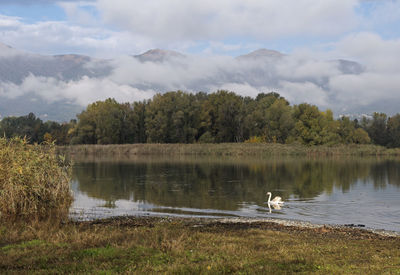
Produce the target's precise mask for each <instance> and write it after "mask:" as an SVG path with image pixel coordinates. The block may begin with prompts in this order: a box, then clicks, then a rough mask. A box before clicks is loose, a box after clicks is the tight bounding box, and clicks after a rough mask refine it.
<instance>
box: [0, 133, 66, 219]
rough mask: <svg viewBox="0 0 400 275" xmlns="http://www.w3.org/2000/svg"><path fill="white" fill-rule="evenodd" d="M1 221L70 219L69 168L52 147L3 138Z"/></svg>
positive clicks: (0, 151)
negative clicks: (68, 217)
mask: <svg viewBox="0 0 400 275" xmlns="http://www.w3.org/2000/svg"><path fill="white" fill-rule="evenodd" d="M0 164H1V165H0V220H18V219H23V220H29V221H32V220H40V219H48V218H49V217H50V216H52V217H55V218H58V219H60V218H61V219H62V218H65V217H67V215H68V209H69V206H70V204H71V202H72V195H71V191H70V186H69V181H70V169H69V167H68V165H66V164H65V163H63V158H61V157H60V156H57V155H56V154H55V148H54V146H52V145H49V146H39V145H29V144H27V141H26V140H25V139H20V138H14V139H10V140H7V139H5V138H0Z"/></svg>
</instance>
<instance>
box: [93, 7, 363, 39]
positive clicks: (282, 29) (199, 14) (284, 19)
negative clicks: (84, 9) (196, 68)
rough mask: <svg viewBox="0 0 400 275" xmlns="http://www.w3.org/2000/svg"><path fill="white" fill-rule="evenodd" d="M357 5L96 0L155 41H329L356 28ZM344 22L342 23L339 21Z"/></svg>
mask: <svg viewBox="0 0 400 275" xmlns="http://www.w3.org/2000/svg"><path fill="white" fill-rule="evenodd" d="M357 3H358V1H357V0H324V1H313V0H297V1H291V0H281V1H275V0H265V1H259V0H248V1H242V0H219V1H212V0H192V1H186V0H170V1H165V0H147V1H140V0H114V1H109V0H98V1H97V7H98V9H99V11H100V12H101V14H102V16H103V19H104V20H105V22H107V23H109V24H113V25H116V26H118V27H120V28H122V29H123V30H129V31H131V32H132V33H134V34H135V35H136V34H140V35H143V36H149V37H151V38H152V39H153V40H157V39H159V40H162V41H173V40H176V39H178V40H184V41H185V40H208V39H218V40H222V39H224V38H229V37H247V38H254V39H261V40H268V39H273V38H281V37H288V36H300V35H301V36H314V35H317V36H324V37H325V36H328V37H329V36H331V35H337V34H341V33H343V32H345V31H348V30H350V29H352V28H353V27H354V26H355V24H356V23H357V20H356V17H355V14H354V8H355V6H356V5H357ZM339 18H340V20H338V19H339Z"/></svg>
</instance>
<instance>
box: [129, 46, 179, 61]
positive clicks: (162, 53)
mask: <svg viewBox="0 0 400 275" xmlns="http://www.w3.org/2000/svg"><path fill="white" fill-rule="evenodd" d="M185 57H186V56H185V55H183V54H181V53H178V52H175V51H167V50H161V49H152V50H149V51H147V52H145V53H142V54H139V55H134V58H136V59H138V60H139V61H140V62H165V61H169V60H171V59H176V58H185Z"/></svg>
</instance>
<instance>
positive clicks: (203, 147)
mask: <svg viewBox="0 0 400 275" xmlns="http://www.w3.org/2000/svg"><path fill="white" fill-rule="evenodd" d="M57 151H58V152H59V153H62V154H66V155H70V156H75V157H78V158H79V157H87V156H96V157H118V156H119V157H129V156H146V155H159V156H162V155H164V156H165V155H168V156H185V155H191V156H257V157H269V156H400V149H399V148H396V149H387V148H385V147H382V146H376V145H357V144H352V145H335V146H327V145H322V146H306V145H300V144H274V143H256V144H254V143H220V144H123V145H117V144H115V145H74V146H60V147H57Z"/></svg>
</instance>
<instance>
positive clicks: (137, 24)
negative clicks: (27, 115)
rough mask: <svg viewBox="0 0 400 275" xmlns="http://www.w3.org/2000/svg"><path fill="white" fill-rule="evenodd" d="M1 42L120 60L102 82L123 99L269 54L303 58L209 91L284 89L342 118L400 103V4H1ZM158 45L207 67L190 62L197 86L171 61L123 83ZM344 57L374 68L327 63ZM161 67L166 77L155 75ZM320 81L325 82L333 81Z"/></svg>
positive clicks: (201, 0) (223, 0)
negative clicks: (254, 79) (348, 70)
mask: <svg viewBox="0 0 400 275" xmlns="http://www.w3.org/2000/svg"><path fill="white" fill-rule="evenodd" d="M0 42H2V43H4V44H7V45H10V46H12V47H14V48H16V49H20V50H24V51H28V52H32V53H38V54H44V55H53V54H66V53H77V54H85V55H90V56H93V57H99V58H113V59H115V60H118V61H119V62H118V64H117V63H114V71H113V72H114V73H113V75H112V76H111V77H109V78H107V79H101V81H107V83H108V82H110V83H111V84H112V85H114V86H115V85H116V86H115V87H114V86H113V87H114V89H115V88H116V90H118V87H122V88H121V89H122V91H123V93H124V94H125V95H126V96H125V97H119V98H121V100H134V99H136V98H140V99H143V96H139V97H138V95H139V94H141V88H140V87H139V86H140V85H138V83H148V82H151V81H153V82H157V83H156V86H157V87H161V88H160V89H162V88H163V87H164V88H165V89H175V88H182V89H187V90H191V89H192V88H193V87H195V86H196V85H194V84H193V83H194V82H199V81H201V80H204V79H209V78H210V77H211V76H210V74H211V73H212V72H215V71H218V70H219V71H218V72H216V74H217V75H218V73H221V70H223V71H224V72H225V71H227V70H228V71H229V72H230V73H231V74H232V75H235V73H236V72H232V69H231V68H223V69H221V68H222V67H224V65H223V64H224V63H227V64H230V65H231V66H233V67H234V66H236V67H238V65H237V64H236V65H235V64H234V65H232V63H231V62H230V61H227V59H226V58H230V57H232V58H233V57H235V56H239V55H242V54H246V53H249V52H251V51H254V50H257V49H260V48H266V49H272V50H277V51H280V52H282V53H284V54H287V55H289V56H291V57H293V58H286V59H285V63H282V64H279V65H277V66H275V67H274V68H273V70H274V76H275V77H277V81H275V82H274V84H271V83H261V84H260V85H255V84H252V83H251V81H247V80H246V79H244V80H243V79H242V80H240V81H238V80H232V79H229V81H227V82H226V83H221V82H218V83H216V82H213V83H210V85H208V87H209V88H210V89H211V88H212V89H219V88H227V89H229V88H231V89H232V90H233V89H237V90H239V93H240V94H243V95H251V96H254V94H255V93H256V92H255V91H260V89H264V90H268V89H269V90H278V91H279V92H281V93H282V94H283V95H285V96H286V97H287V98H289V99H291V100H292V101H293V102H292V101H291V102H292V103H299V102H301V101H307V100H308V101H310V103H313V104H317V105H318V106H319V107H321V108H332V109H334V110H335V111H336V112H353V111H354V112H355V111H362V110H365V111H366V112H372V111H374V110H376V111H382V112H383V111H385V110H386V109H387V108H386V107H387V106H386V104H389V105H390V104H392V105H393V104H397V103H400V91H399V87H400V80H399V79H400V62H398V60H400V0H376V1H374V0H324V1H317V0H296V1H294V0H279V1H277V0H263V1H260V0H246V1H243V0H218V1H215V0H191V1H187V0H146V1H139V0H113V1H110V0H87V1H76V0H69V1H51V0H32V1H29V0H0ZM154 48H161V49H167V50H175V51H178V52H181V53H185V54H188V55H191V56H195V57H197V59H196V61H197V62H198V63H200V65H190V66H191V67H190V66H189V67H190V68H191V69H192V71H193V72H192V73H193V74H194V75H193V76H192V77H189V78H190V79H189V80H188V77H187V76H185V74H184V73H185V71H184V70H180V71H179V70H178V72H176V73H171V72H170V69H172V68H171V66H170V65H168V66H164V67H160V66H158V65H157V66H158V67H157V66H155V67H154V66H153V67H151V66H150V65H148V64H147V65H146V66H145V67H144V68H140V69H136V71H137V73H138V75H139V76H135V77H134V79H137V81H136V82H135V81H132V79H131V78H129V77H127V76H125V77H122V76H123V75H124V69H125V70H130V71H131V72H132V70H133V71H135V69H134V68H133V67H134V66H136V67H135V68H137V67H138V66H139V67H140V66H141V65H140V64H137V63H135V62H134V61H132V60H130V59H127V58H124V57H126V56H129V55H134V54H140V53H143V52H145V51H147V50H149V49H154ZM336 59H346V60H352V61H356V62H358V63H360V64H362V66H364V68H365V71H364V72H363V73H361V74H350V75H349V74H342V73H339V72H338V70H337V67H332V66H331V65H330V63H327V62H328V61H329V60H336ZM199 60H202V61H199ZM305 60H308V61H305ZM253 65H254V64H253ZM256 67H257V66H256ZM247 68H249V70H250V71H251V69H254V67H251V68H250V67H247ZM154 69H156V70H157V72H158V73H159V76H160V79H161V80H160V79H154V77H153V76H151V74H152V70H154ZM237 69H238V70H242V69H240V68H237ZM267 71H268V68H265V67H263V72H264V73H267ZM146 72H147V74H146ZM243 75H247V76H249V74H248V73H247V74H243ZM250 77H251V76H250ZM310 78H313V80H310ZM318 78H324V79H325V80H324V81H325V82H324V84H323V85H322V84H318V83H320V82H318V81H317V80H315V79H318ZM162 79H164V80H165V81H162ZM171 79H173V80H171ZM84 80H85V81H86V80H87V81H91V82H94V81H93V79H89V80H88V79H82V81H84ZM30 81H31V80H30ZM49 82H52V81H49V80H46V83H49ZM178 82H181V84H176V83H178ZM85 83H86V82H85ZM64 84H65V83H64ZM64 84H63V85H64ZM67 84H68V85H72V84H74V83H72V84H71V83H70V82H68V83H67ZM75 84H76V86H78V87H82V85H81V84H82V83H81V82H79V83H78V82H77V83H75ZM111 84H110V85H111ZM112 85H111V86H112ZM61 86H62V85H61ZM64 86H65V85H64ZM153 86H154V85H153ZM153 86H152V85H149V86H148V87H146V89H145V90H143V92H145V94H146V96H147V97H148V96H150V95H152V94H154V93H155V92H157V91H159V90H156V89H154V87H153ZM83 87H89V88H88V90H87V91H86V92H87V93H88V95H89V96H87V98H88V100H89V99H90V100H94V99H97V98H98V99H102V98H99V97H96V94H94V92H93V91H94V88H93V89H92V90H91V88H90V87H91V86H90V85H89V86H85V85H83ZM131 88H132V89H134V91H132V96H129V94H130V91H129V89H131ZM1 89H3V94H7V92H6V91H5V90H4V89H5V88H4V85H3V88H1V85H0V95H1ZM13 89H14V90H15V89H16V87H14V88H13ZM28 90H29V89H28ZM20 93H23V91H22V92H20ZM103 94H106V92H104V93H103ZM142 94H144V93H142ZM333 95H335V96H333ZM60 96H62V95H61V94H60ZM146 96H144V97H146ZM88 100H87V101H88ZM87 101H84V102H79V103H80V104H82V105H84V104H87V103H90V102H87ZM363 106H364V107H365V108H364V109H363ZM353 107H354V108H353ZM388 107H390V108H389V109H394V108H395V106H394V105H393V106H388Z"/></svg>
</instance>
